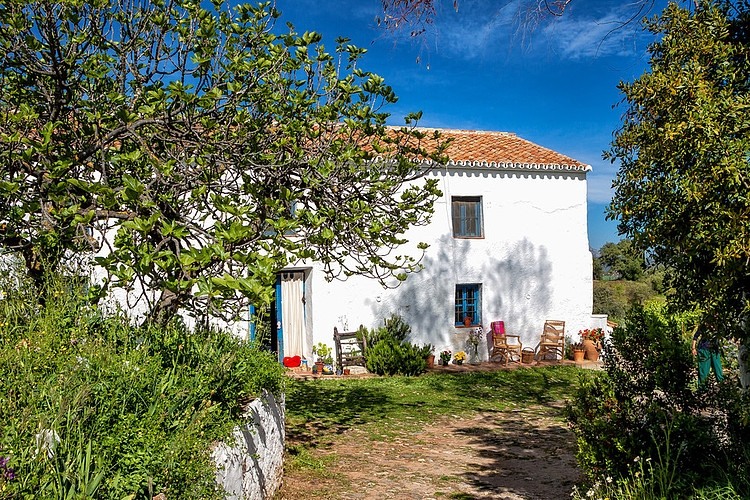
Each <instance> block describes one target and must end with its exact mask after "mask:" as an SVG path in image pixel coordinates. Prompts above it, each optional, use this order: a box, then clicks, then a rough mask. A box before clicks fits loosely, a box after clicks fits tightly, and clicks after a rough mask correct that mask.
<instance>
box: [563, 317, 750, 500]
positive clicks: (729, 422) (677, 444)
mask: <svg viewBox="0 0 750 500" xmlns="http://www.w3.org/2000/svg"><path fill="white" fill-rule="evenodd" d="M694 321H695V318H694V317H692V316H690V315H683V316H680V317H674V316H671V315H669V314H666V312H665V311H664V309H663V308H661V307H659V306H657V305H655V304H652V305H650V306H648V307H646V308H644V307H640V306H637V307H634V308H633V309H632V310H631V312H630V313H628V315H627V317H626V319H625V321H624V323H623V325H622V326H621V327H618V328H616V329H615V330H614V332H613V333H612V336H611V339H610V342H608V343H607V344H606V346H605V352H606V356H605V373H604V374H602V375H601V376H598V377H593V378H587V379H584V380H582V381H581V386H580V389H579V390H578V392H577V394H576V396H575V397H574V399H573V400H572V401H571V402H570V403H569V404H568V406H567V416H568V419H569V421H570V423H571V426H572V428H573V431H574V432H575V434H576V438H577V444H578V452H577V459H578V462H579V465H580V466H581V469H582V471H583V472H584V473H585V474H586V475H587V476H588V478H589V479H590V480H591V481H595V480H601V479H603V478H605V477H611V478H615V480H616V484H617V485H619V486H618V488H619V489H620V490H623V488H624V489H625V490H627V489H628V488H636V489H637V490H638V491H640V490H641V489H642V487H643V488H645V489H646V490H645V491H647V492H651V493H654V492H655V493H654V494H657V497H658V498H687V497H689V490H691V488H693V486H696V485H701V484H707V483H709V482H711V481H712V473H713V472H714V471H716V470H733V471H737V475H736V477H741V474H740V472H739V471H742V474H745V473H746V472H747V463H748V462H747V457H748V453H747V450H748V444H749V443H750V441H749V440H748V430H749V429H748V426H747V422H748V420H747V418H746V417H747V411H748V410H747V405H746V402H745V401H743V396H742V395H741V394H740V392H739V390H738V388H737V386H736V385H735V384H733V383H732V381H728V382H727V383H724V384H721V385H720V386H714V387H713V388H712V389H711V390H707V391H701V392H699V391H697V389H696V384H695V375H694V371H695V369H694V360H693V357H692V355H691V353H690V346H689V332H690V331H692V324H693V322H694ZM735 382H736V381H735ZM743 415H744V417H743ZM637 460H646V463H648V464H649V467H647V469H646V470H645V473H647V474H648V475H649V477H648V478H646V479H643V478H642V476H641V479H640V480H639V481H641V482H643V481H645V483H643V484H640V485H639V484H636V483H637V482H634V479H635V478H636V477H637V476H633V470H632V466H633V464H634V461H637ZM675 471H679V474H678V475H677V476H675V475H674V472H675ZM641 473H643V471H641ZM599 482H600V484H602V483H601V481H599ZM738 484H739V483H738ZM623 491H624V490H623ZM600 493H602V492H601V491H600V492H599V493H597V495H599V494H600ZM605 493H606V492H605ZM610 493H611V492H610ZM651 493H649V494H651ZM603 496H607V494H603ZM647 497H648V496H645V497H643V498H647ZM612 498H630V497H627V496H625V497H618V496H613V497H612ZM638 498H641V497H640V496H638ZM655 498H656V497H655Z"/></svg>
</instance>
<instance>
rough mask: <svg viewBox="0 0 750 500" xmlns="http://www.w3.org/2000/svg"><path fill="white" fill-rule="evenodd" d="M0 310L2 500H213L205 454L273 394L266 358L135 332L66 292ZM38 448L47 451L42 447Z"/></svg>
mask: <svg viewBox="0 0 750 500" xmlns="http://www.w3.org/2000/svg"><path fill="white" fill-rule="evenodd" d="M48 286H49V287H50V290H54V291H52V293H50V295H49V299H48V301H47V302H46V304H45V305H44V306H43V307H42V306H39V305H38V304H37V302H36V300H35V298H34V296H27V297H23V296H20V295H16V294H15V293H14V292H12V291H11V293H8V294H7V295H6V298H5V300H2V301H0V420H1V421H2V422H3V427H2V432H0V450H1V451H0V454H2V455H3V456H8V457H9V458H10V461H9V464H8V465H9V466H11V467H12V468H13V469H14V470H15V472H16V480H14V481H11V482H9V483H8V484H7V485H6V490H4V491H3V494H9V495H10V496H11V498H16V497H18V498H25V497H29V498H30V497H32V496H33V497H41V498H113V499H118V500H119V499H123V498H152V497H153V496H155V495H156V494H158V493H160V492H164V493H165V494H166V495H167V497H168V498H171V497H175V498H221V497H222V495H221V494H220V492H219V491H217V487H216V484H215V480H214V477H215V468H214V465H213V463H212V461H211V459H210V456H209V450H210V448H211V445H212V443H213V442H214V441H216V440H221V439H224V438H226V437H227V436H229V435H230V432H231V429H232V428H233V427H234V426H235V425H238V424H239V423H241V422H242V421H243V420H242V418H241V414H242V410H243V407H244V405H245V404H246V403H247V402H248V401H249V400H250V399H252V398H254V397H257V396H259V395H260V394H261V391H262V390H263V389H269V390H271V391H273V392H276V393H278V392H280V391H282V390H283V383H284V380H285V377H284V375H283V369H282V368H281V367H280V366H279V364H278V363H277V362H276V361H275V359H274V358H273V356H271V355H269V354H268V353H265V352H261V351H257V350H255V349H252V348H251V347H250V346H248V345H247V344H245V343H244V342H242V341H240V340H238V339H236V338H235V337H233V336H232V335H230V334H228V333H223V332H219V331H215V330H195V331H192V330H189V329H188V328H186V327H185V326H183V325H181V324H179V322H172V323H170V324H169V325H167V326H165V327H163V328H154V327H151V328H134V327H132V326H131V325H130V324H129V322H128V320H127V318H126V317H124V316H122V315H118V314H115V313H105V312H104V311H102V310H100V309H97V308H96V307H92V306H91V305H90V304H89V303H88V302H86V301H85V300H83V299H82V295H83V294H82V293H81V292H82V291H81V289H80V288H78V287H77V285H76V284H75V283H73V284H71V283H70V282H68V281H66V280H62V279H59V280H57V281H55V282H50V283H48ZM45 441H46V444H45Z"/></svg>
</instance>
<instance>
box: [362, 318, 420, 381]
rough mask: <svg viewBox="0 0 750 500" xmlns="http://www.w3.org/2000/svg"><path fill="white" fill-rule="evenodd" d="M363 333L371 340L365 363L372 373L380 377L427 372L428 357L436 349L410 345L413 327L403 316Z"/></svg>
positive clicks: (368, 340) (364, 329)
mask: <svg viewBox="0 0 750 500" xmlns="http://www.w3.org/2000/svg"><path fill="white" fill-rule="evenodd" d="M360 331H361V333H362V335H363V336H365V337H366V338H367V352H366V353H365V361H366V364H367V369H368V370H369V371H371V372H373V373H377V374H378V375H419V374H420V373H423V372H424V371H425V370H426V369H427V362H426V358H427V355H429V354H430V353H431V352H432V351H433V346H432V345H431V344H427V345H425V346H421V347H420V346H418V345H416V344H412V343H410V342H409V341H408V338H409V335H410V334H411V327H410V326H409V325H408V323H406V321H404V319H403V318H402V317H401V316H398V315H395V314H394V315H392V316H391V317H390V318H389V319H386V320H385V321H384V326H382V327H380V328H378V329H377V330H373V331H368V330H367V329H366V328H362V329H361V330H360Z"/></svg>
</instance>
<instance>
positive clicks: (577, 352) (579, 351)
mask: <svg viewBox="0 0 750 500" xmlns="http://www.w3.org/2000/svg"><path fill="white" fill-rule="evenodd" d="M571 350H572V351H573V361H575V362H576V363H580V362H581V361H583V357H584V354H586V351H585V350H584V349H583V344H582V343H581V342H576V343H575V344H572V345H571Z"/></svg>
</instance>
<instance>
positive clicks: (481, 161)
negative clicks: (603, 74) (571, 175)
mask: <svg viewBox="0 0 750 500" xmlns="http://www.w3.org/2000/svg"><path fill="white" fill-rule="evenodd" d="M419 130H420V131H422V132H427V133H428V135H431V133H432V132H433V131H434V130H436V129H428V128H420V129H419ZM437 130H438V131H439V132H440V134H441V135H442V136H443V138H450V139H452V142H451V144H450V145H449V146H448V151H447V155H448V157H449V158H450V161H449V162H448V165H449V166H463V167H480V168H490V169H492V168H513V169H521V170H568V171H569V170H576V171H583V172H586V171H589V170H591V166H590V165H587V164H585V163H582V162H580V161H578V160H574V159H573V158H570V157H569V156H565V155H563V154H560V153H557V152H555V151H552V150H551V149H547V148H544V147H542V146H539V145H538V144H534V143H533V142H530V141H527V140H526V139H522V138H520V137H518V136H517V135H516V134H512V133H509V132H486V131H481V130H452V129H437Z"/></svg>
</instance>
